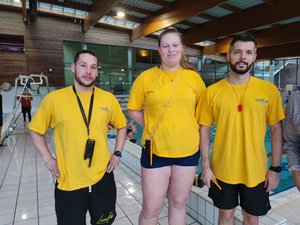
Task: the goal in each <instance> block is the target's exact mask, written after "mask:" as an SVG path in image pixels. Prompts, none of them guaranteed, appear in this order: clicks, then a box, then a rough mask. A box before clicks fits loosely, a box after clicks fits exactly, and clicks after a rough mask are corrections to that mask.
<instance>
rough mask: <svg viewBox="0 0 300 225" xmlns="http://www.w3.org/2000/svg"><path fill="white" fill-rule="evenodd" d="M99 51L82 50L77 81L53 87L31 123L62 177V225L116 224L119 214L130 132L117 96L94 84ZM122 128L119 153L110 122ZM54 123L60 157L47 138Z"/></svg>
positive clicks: (58, 197)
mask: <svg viewBox="0 0 300 225" xmlns="http://www.w3.org/2000/svg"><path fill="white" fill-rule="evenodd" d="M97 65H98V63H97V57H96V55H95V54H94V53H93V52H91V51H89V50H82V51H80V52H78V53H77V54H76V55H75V58H74V62H73V63H72V65H71V70H72V72H73V74H74V85H73V86H69V87H66V88H63V89H60V90H57V91H53V92H51V93H49V94H48V95H47V96H46V97H45V98H44V99H43V101H42V103H41V106H40V107H39V109H38V111H37V112H36V114H35V116H34V117H33V119H32V121H31V123H30V124H29V130H30V134H31V137H32V140H33V143H34V145H35V147H36V148H37V149H38V151H39V152H40V154H41V157H42V159H43V161H44V162H45V165H46V166H47V168H48V170H49V171H50V172H51V174H52V175H53V177H54V178H55V179H56V185H55V211H56V215H57V222H58V224H59V225H71V224H72V225H82V224H86V213H87V211H89V214H90V217H91V224H93V225H94V224H112V223H113V221H114V219H115V217H116V210H115V204H116V185H115V181H114V174H113V171H114V170H115V169H116V167H117V166H118V164H119V160H120V157H121V156H122V154H121V152H122V148H123V145H124V142H125V137H126V118H125V116H124V115H123V113H122V109H121V107H120V105H119V103H118V101H117V99H116V98H115V97H114V96H113V95H112V94H111V93H109V92H106V91H104V90H102V89H100V88H97V87H95V86H94V84H95V81H96V79H97V77H98V74H99V73H98V66H97ZM109 124H112V125H113V126H114V127H115V128H116V129H117V137H116V145H115V150H114V153H113V154H111V153H110V152H109V149H108V139H107V133H108V125H109ZM50 127H51V128H53V130H54V139H55V144H56V146H55V147H56V158H55V157H54V156H53V155H52V154H51V153H50V150H49V148H48V146H47V142H46V139H45V133H46V131H47V129H48V128H50Z"/></svg>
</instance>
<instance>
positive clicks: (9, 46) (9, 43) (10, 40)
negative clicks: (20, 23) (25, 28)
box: [0, 34, 25, 53]
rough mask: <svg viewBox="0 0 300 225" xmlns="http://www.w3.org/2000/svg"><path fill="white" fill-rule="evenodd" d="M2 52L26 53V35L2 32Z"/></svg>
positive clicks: (0, 36) (0, 50) (0, 42)
mask: <svg viewBox="0 0 300 225" xmlns="http://www.w3.org/2000/svg"><path fill="white" fill-rule="evenodd" d="M0 52H20V53H24V52H25V46H24V36H17V35H8V34H0Z"/></svg>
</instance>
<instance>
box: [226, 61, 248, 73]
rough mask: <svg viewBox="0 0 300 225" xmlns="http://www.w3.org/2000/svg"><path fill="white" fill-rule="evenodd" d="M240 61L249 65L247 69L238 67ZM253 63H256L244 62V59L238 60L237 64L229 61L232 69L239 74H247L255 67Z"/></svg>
mask: <svg viewBox="0 0 300 225" xmlns="http://www.w3.org/2000/svg"><path fill="white" fill-rule="evenodd" d="M239 63H244V64H245V65H247V67H246V68H245V69H242V70H240V69H238V68H237V64H239ZM253 64H254V63H251V64H250V65H249V64H248V63H246V62H243V61H239V62H236V63H235V64H232V63H231V62H229V66H230V69H231V70H232V71H233V72H235V73H236V74H239V75H243V74H246V73H248V72H249V71H250V70H251V69H252V68H253Z"/></svg>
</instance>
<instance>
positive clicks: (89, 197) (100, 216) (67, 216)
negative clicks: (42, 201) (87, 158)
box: [54, 172, 116, 225]
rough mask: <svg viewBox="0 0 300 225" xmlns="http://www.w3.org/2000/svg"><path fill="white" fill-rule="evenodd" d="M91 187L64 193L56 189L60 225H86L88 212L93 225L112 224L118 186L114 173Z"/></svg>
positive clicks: (56, 206)
mask: <svg viewBox="0 0 300 225" xmlns="http://www.w3.org/2000/svg"><path fill="white" fill-rule="evenodd" d="M91 190H92V191H91V192H89V187H87V188H82V189H78V190H75V191H62V190H59V189H58V188H57V185H56V187H55V192H54V194H55V211H56V216H57V224H58V225H85V224H86V213H87V210H88V211H89V213H90V216H91V224H93V225H94V224H105V225H107V224H112V222H113V221H114V220H115V218H116V210H115V205H116V184H115V180H114V175H113V173H112V172H111V173H105V175H104V176H103V178H102V179H101V180H100V181H99V182H98V183H96V184H94V185H92V187H91Z"/></svg>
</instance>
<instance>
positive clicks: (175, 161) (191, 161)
mask: <svg viewBox="0 0 300 225" xmlns="http://www.w3.org/2000/svg"><path fill="white" fill-rule="evenodd" d="M199 157H200V151H197V152H196V153H195V154H193V155H191V156H187V157H182V158H168V157H160V156H157V155H155V154H153V155H152V166H151V165H150V157H149V155H148V154H147V153H146V152H145V151H144V150H142V156H141V166H142V167H144V168H149V169H151V168H160V167H164V166H172V165H176V166H197V165H198V164H199Z"/></svg>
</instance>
